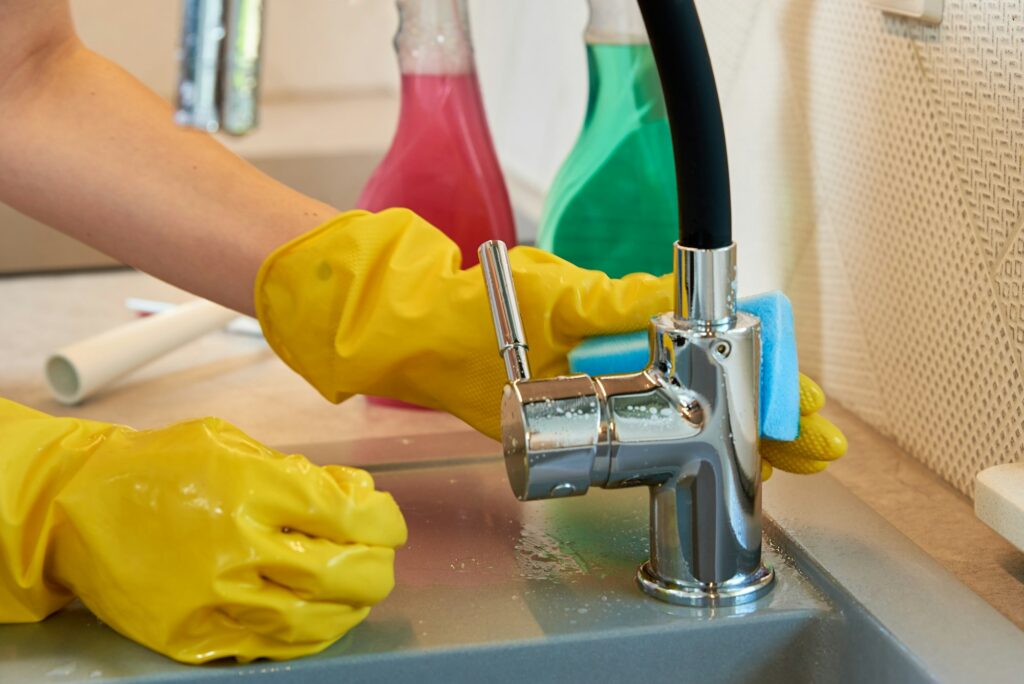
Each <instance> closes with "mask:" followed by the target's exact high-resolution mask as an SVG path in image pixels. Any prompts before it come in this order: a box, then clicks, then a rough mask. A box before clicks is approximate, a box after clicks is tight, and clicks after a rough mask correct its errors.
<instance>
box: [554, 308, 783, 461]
mask: <svg viewBox="0 0 1024 684" xmlns="http://www.w3.org/2000/svg"><path fill="white" fill-rule="evenodd" d="M738 308H739V310H740V311H744V312H746V313H748V314H752V315H754V316H757V317H758V318H760V319H761V436H762V437H766V438H768V439H778V440H783V441H792V440H794V439H796V438H797V434H798V432H799V430H800V376H799V372H798V370H797V357H796V335H795V333H794V331H793V307H792V306H790V303H789V299H788V298H787V297H786V295H784V294H782V293H781V292H769V293H767V294H762V295H757V296H755V297H746V298H744V299H741V300H740V301H739V304H738ZM649 356H650V349H649V347H648V346H647V331H646V330H641V331H638V332H635V333H625V334H623V335H607V336H604V337H591V338H590V339H588V340H584V341H583V342H581V343H580V344H578V345H577V346H576V348H575V349H573V350H572V351H570V352H569V370H571V371H572V372H574V373H586V374H588V375H605V374H608V373H632V372H635V371H638V370H642V369H643V368H645V367H646V366H647V361H648V360H649V359H648V357H649Z"/></svg>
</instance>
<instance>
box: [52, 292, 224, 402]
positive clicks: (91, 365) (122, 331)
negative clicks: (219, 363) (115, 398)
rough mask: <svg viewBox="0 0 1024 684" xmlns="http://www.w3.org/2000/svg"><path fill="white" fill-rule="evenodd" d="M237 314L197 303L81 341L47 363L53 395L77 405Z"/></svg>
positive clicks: (215, 305) (218, 326)
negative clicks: (115, 381)
mask: <svg viewBox="0 0 1024 684" xmlns="http://www.w3.org/2000/svg"><path fill="white" fill-rule="evenodd" d="M236 316H238V314H237V313H235V312H234V311H231V310H230V309H225V308H224V307H222V306H220V305H218V304H214V303H213V302H208V301H205V300H202V299H198V300H195V301H192V302H188V303H187V304H182V305H180V306H177V307H175V308H174V309H172V310H170V311H166V312H164V313H159V314H156V315H153V316H148V317H146V318H140V319H138V320H137V321H132V322H131V323H126V324H125V325H122V326H119V327H117V328H114V329H112V330H108V331H107V332H105V333H101V334H99V335H96V336H95V337H90V338H89V339H87V340H82V341H81V342H76V343H75V344H72V345H69V346H67V347H64V348H63V349H60V350H58V351H57V352H56V353H55V354H53V355H52V356H51V357H50V358H49V359H47V361H46V381H47V384H48V385H49V387H50V392H51V393H52V394H53V396H54V398H56V399H57V401H59V402H61V403H62V404H78V403H80V402H81V401H83V400H84V399H85V398H86V397H88V396H90V395H91V394H93V393H95V392H96V391H97V390H99V389H102V388H103V387H105V386H106V385H108V384H110V383H111V382H113V381H114V380H117V379H118V378H121V377H123V376H125V375H127V374H128V373H130V372H132V371H133V370H135V369H136V368H139V367H140V366H143V365H145V364H147V363H149V362H150V361H153V360H154V359H156V358H158V357H160V356H163V355H164V354H166V353H168V352H170V351H173V350H174V349H177V348H178V347H180V346H182V345H184V344H186V343H188V342H191V341H192V340H194V339H197V338H199V337H202V336H203V335H205V334H207V333H209V332H213V331H214V330H218V329H219V328H221V327H223V326H224V325H225V324H227V322H228V321H230V320H231V319H233V318H235V317H236Z"/></svg>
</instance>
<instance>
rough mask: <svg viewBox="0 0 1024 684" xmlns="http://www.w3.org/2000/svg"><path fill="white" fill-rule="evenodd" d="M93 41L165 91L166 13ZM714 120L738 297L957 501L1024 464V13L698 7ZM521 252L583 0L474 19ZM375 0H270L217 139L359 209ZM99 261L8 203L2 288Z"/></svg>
mask: <svg viewBox="0 0 1024 684" xmlns="http://www.w3.org/2000/svg"><path fill="white" fill-rule="evenodd" d="M73 4H74V10H75V17H76V20H77V22H78V26H79V29H80V32H81V34H82V36H83V37H84V39H85V40H86V42H87V43H88V44H89V45H90V46H92V47H93V48H94V49H96V50H97V51H99V52H101V53H103V54H105V55H107V56H109V57H111V58H112V59H114V60H116V61H117V62H119V63H120V64H122V65H124V66H125V67H126V68H127V69H128V70H129V71H131V72H132V73H134V74H135V75H136V76H138V77H139V78H140V79H142V80H143V81H144V82H146V83H147V84H148V85H150V86H151V87H152V88H154V89H156V90H157V91H158V92H161V93H164V94H166V95H167V96H168V97H170V96H171V94H172V90H173V87H174V84H175V78H176V61H175V51H176V47H177V43H178V40H179V30H180V19H181V17H180V15H181V8H180V6H179V4H178V3H172V2H166V0H135V1H134V2H131V3H125V2H120V1H115V0H76V1H75V2H74V3H73ZM698 5H699V9H700V11H701V15H702V20H703V23H704V28H705V32H706V35H707V40H708V43H709V47H710V50H711V54H712V61H713V63H714V67H715V71H716V75H717V79H718V86H719V90H720V94H721V98H722V103H723V108H724V111H725V117H726V133H727V138H728V144H729V153H730V165H731V170H732V179H733V181H732V182H733V204H734V217H735V235H736V239H737V242H738V245H739V259H740V265H741V271H740V273H741V282H740V289H741V293H745V294H751V293H755V292H759V291H763V290H767V289H775V288H777V289H782V290H784V291H785V292H786V293H787V294H788V295H789V296H790V297H791V298H792V300H793V303H794V307H795V310H796V317H797V328H798V342H799V346H800V354H801V366H802V367H803V370H804V371H805V372H807V373H808V374H810V375H812V376H814V377H815V378H817V379H819V380H820V381H821V382H822V384H823V385H824V387H825V389H826V391H827V392H828V394H829V396H830V397H831V398H832V399H833V400H834V401H837V402H839V403H841V404H843V405H844V406H846V407H847V408H849V409H852V410H853V411H854V412H855V413H857V414H858V415H859V416H860V417H861V418H863V419H864V420H865V421H867V422H868V423H870V424H871V425H872V426H874V427H876V428H877V429H879V430H880V431H882V432H883V433H885V434H887V435H889V436H891V437H893V438H894V439H895V440H896V441H897V442H898V443H899V445H900V446H901V447H902V448H903V449H905V450H906V451H908V452H909V453H911V454H912V455H914V456H915V457H916V458H918V459H919V460H921V461H922V462H924V463H925V464H926V465H927V466H928V467H930V468H931V469H933V470H934V471H935V472H937V473H939V474H940V475H941V476H942V477H944V478H945V479H946V480H947V481H948V482H949V483H951V484H952V485H953V486H955V487H956V488H958V489H959V490H960V491H962V492H965V493H968V494H970V493H971V487H972V481H973V476H974V474H975V473H976V472H978V471H979V470H981V469H982V468H983V467H985V466H988V465H991V464H995V463H1001V462H1005V461H1008V460H1016V459H1019V458H1020V454H1021V453H1022V447H1024V408H1022V407H1024V378H1022V373H1021V371H1022V368H1024V315H1022V306H1021V305H1022V293H1021V290H1022V287H1024V237H1022V227H1024V215H1022V213H1021V209H1022V206H1021V205H1022V198H1024V173H1022V170H1021V155H1022V152H1024V59H1022V53H1021V46H1022V45H1024V24H1022V22H1024V6H1022V5H1021V3H1019V2H1006V1H1002V0H947V2H946V3H945V13H944V18H943V22H942V23H941V25H939V26H929V25H926V24H923V23H920V22H917V21H914V20H910V19H903V18H899V17H894V16H891V15H887V14H884V13H882V12H880V11H879V10H878V9H877V8H875V7H873V6H871V5H870V4H868V3H867V2H865V0H702V1H701V2H699V3H698ZM470 10H471V15H472V22H473V31H474V40H475V44H476V52H477V63H478V67H479V74H480V81H481V86H482V88H483V94H484V100H485V105H486V109H487V114H488V117H489V122H490V125H491V130H492V133H493V135H494V139H495V144H496V147H497V150H498V154H499V156H500V158H501V162H502V165H503V167H504V170H505V175H506V180H507V182H508V185H509V190H510V194H511V197H512V202H513V206H514V210H515V214H516V223H517V229H518V231H519V235H520V238H521V239H522V240H524V241H530V240H531V239H532V238H533V237H534V236H535V233H536V225H537V221H538V218H539V215H540V209H541V206H542V204H543V200H544V196H545V192H546V189H547V187H548V186H549V184H550V183H551V180H552V178H553V176H554V174H555V172H556V170H557V168H558V166H559V164H560V163H561V162H562V160H563V159H564V157H565V155H566V154H567V153H568V151H569V150H570V148H571V147H572V144H573V141H574V139H575V136H576V135H577V133H578V131H579V128H580V125H581V122H582V117H583V113H584V110H585V106H586V83H587V76H586V62H585V55H584V50H583V42H582V38H581V36H582V31H583V27H584V24H585V22H586V5H585V2H583V0H559V1H558V2H551V1H550V0H516V2H494V1H493V0H477V1H476V2H471V6H470ZM395 24H396V13H395V10H394V6H393V3H392V2H391V1H390V0H290V1H289V2H285V1H284V0H267V22H266V27H265V38H264V39H265V43H264V60H263V68H264V73H263V108H262V112H261V115H262V124H261V127H260V129H259V130H258V131H257V132H255V133H253V134H251V135H250V136H248V137H246V138H241V139H225V142H226V143H227V144H228V145H230V146H231V147H232V148H233V149H235V150H236V151H237V152H238V153H240V154H242V155H244V156H246V157H248V158H249V159H251V160H252V161H254V162H255V163H256V164H257V165H259V166H260V167H261V168H263V169H265V170H266V171H268V172H269V173H271V174H272V175H275V176H277V177H278V178H280V179H282V180H284V181H285V182H288V183H290V184H292V185H294V186H296V187H297V188H299V189H301V190H303V191H305V192H307V193H310V194H313V195H315V196H318V197H320V198H321V199H324V200H325V201H328V202H332V203H334V204H335V206H338V207H348V206H352V204H353V203H354V201H355V198H356V195H357V194H358V192H359V190H360V188H361V187H362V185H363V183H364V182H365V179H366V177H367V175H368V174H369V173H370V172H371V171H372V169H373V167H374V166H375V164H376V162H377V161H378V160H379V158H380V157H381V155H382V154H383V153H384V151H385V149H386V147H387V145H388V142H389V141H390V137H391V135H392V133H393V130H394V125H395V121H396V118H397V108H398V100H397V86H398V70H397V66H396V63H395V58H394V53H393V50H392V47H391V38H392V35H393V34H394V31H395ZM104 264H108V265H109V262H108V261H106V260H105V258H103V257H101V256H99V255H97V254H95V253H93V252H90V251H89V250H87V249H86V248H84V247H81V246H79V245H76V244H74V243H72V242H71V241H69V240H67V239H65V238H62V237H60V236H57V235H56V234H54V233H52V232H50V231H49V230H47V229H45V228H42V227H40V226H38V225H36V224H34V223H33V222H31V221H29V220H28V219H26V218H24V217H21V216H19V215H18V214H16V213H14V212H13V211H11V210H10V209H7V208H4V207H2V206H0V271H3V272H15V271H27V270H33V269H42V270H53V269H60V268H66V267H82V266H96V265H104Z"/></svg>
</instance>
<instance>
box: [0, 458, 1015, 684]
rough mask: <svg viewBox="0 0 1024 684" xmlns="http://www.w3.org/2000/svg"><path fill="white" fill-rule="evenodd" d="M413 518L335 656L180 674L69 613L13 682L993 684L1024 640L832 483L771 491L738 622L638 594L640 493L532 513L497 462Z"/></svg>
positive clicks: (457, 482) (404, 501)
mask: <svg viewBox="0 0 1024 684" xmlns="http://www.w3.org/2000/svg"><path fill="white" fill-rule="evenodd" d="M375 477H376V479H377V482H378V484H379V486H380V487H381V488H384V489H387V490H390V491H391V492H393V493H394V495H395V497H396V498H397V500H398V501H399V503H400V504H401V506H402V508H403V510H404V511H405V514H406V517H407V520H408V522H409V528H410V539H409V544H408V546H407V547H406V548H405V549H403V550H402V551H401V552H400V553H399V556H398V568H397V570H398V586H397V588H396V590H395V592H394V593H393V594H392V596H391V597H390V598H389V599H388V600H387V601H385V602H384V603H383V604H381V605H380V606H379V607H378V608H376V609H375V610H374V611H373V612H372V613H371V615H370V617H369V619H368V620H367V621H366V622H365V623H364V624H362V625H361V626H359V627H358V628H356V629H355V630H353V632H352V633H350V634H349V635H348V636H346V637H345V638H344V639H342V640H341V641H340V642H338V643H337V644H335V645H334V646H333V647H331V648H330V649H328V650H327V651H326V652H325V653H323V654H321V655H318V656H314V657H310V658H305V659H300V660H295V661H291V662H285V663H271V662H261V663H255V664H249V665H236V664H230V663H224V664H214V665H208V666H202V667H189V666H183V665H179V664H177V663H174V662H172V661H170V660H167V659H166V658H163V657H161V656H159V655H156V654H154V653H151V652H149V651H148V650H146V649H144V648H142V647H139V646H136V645H135V644H133V643H131V642H129V641H128V640H126V639H123V638H121V637H120V636H118V635H117V634H116V633H114V632H112V631H111V630H110V629H109V628H107V627H105V626H103V625H101V624H99V623H98V621H97V620H96V619H95V618H93V617H91V615H90V614H89V613H88V612H87V611H85V610H84V609H82V608H80V607H78V608H72V609H70V610H67V611H64V612H63V613H61V614H59V615H56V616H54V617H53V618H51V619H49V620H47V621H46V622H44V623H41V624H38V625H28V626H5V627H0V682H5V683H6V682H25V681H53V682H97V681H98V682H111V681H123V680H128V679H131V680H141V681H146V682H190V681H199V680H205V681H211V682H212V681H221V680H223V681H228V680H230V681H239V677H242V678H243V680H244V679H245V678H266V677H270V679H271V680H272V681H275V682H276V681H282V682H291V681H294V682H303V683H304V684H314V683H317V682H334V681H344V682H361V681H377V682H385V681H386V682H406V681H409V682H417V684H422V683H423V682H428V681H438V682H446V683H448V682H461V681H466V682H479V681H483V680H491V681H530V682H543V681H576V680H583V679H587V680H590V681H626V680H632V679H642V680H644V681H647V682H657V681H671V682H688V681H694V682H747V681H750V682H757V683H758V684H769V683H770V682H776V681H778V682H794V681H800V682H802V681H811V682H819V681H820V682H901V683H908V682H927V681H951V682H953V681H957V682H959V681H963V682H1000V681H1019V677H1020V673H1021V672H1022V671H1024V635H1022V634H1021V632H1020V631H1019V630H1018V629H1017V628H1016V627H1015V626H1013V625H1012V624H1011V623H1009V622H1008V621H1007V620H1005V619H1004V618H1002V617H1001V616H1000V615H998V613H996V612H995V611H994V610H993V609H992V608H991V607H990V606H988V605H987V604H985V603H984V602H983V601H981V599H979V598H977V597H976V596H975V595H974V594H973V593H971V592H970V591H969V590H968V589H967V588H966V587H964V586H963V585H961V584H959V583H958V582H957V581H956V580H955V579H954V578H953V577H952V576H951V575H949V574H948V573H946V572H945V571H944V570H943V569H941V568H940V567H938V566H937V565H936V564H935V563H934V562H933V561H932V560H931V559H929V558H928V557H927V556H926V555H925V554H924V552H923V551H921V550H920V549H919V548H918V547H916V546H914V545H913V544H912V543H911V542H909V541H908V540H907V539H906V538H904V537H903V536H902V535H900V534H899V533H898V532H897V531H896V530H894V529H893V528H892V527H891V526H889V525H888V524H887V523H886V522H885V521H883V520H882V519H881V518H880V517H878V516H877V515H876V514H874V513H873V512H872V511H870V510H869V509H868V508H867V507H866V506H864V505H863V504H862V503H861V502H860V501H859V500H858V499H856V498H855V497H854V496H853V495H851V494H850V493H848V492H847V491H846V490H845V489H844V488H843V487H842V486H841V485H839V484H838V483H837V482H836V481H835V480H833V479H832V478H830V477H829V476H827V475H821V476H816V477H814V478H813V479H809V478H806V479H802V478H795V477H789V476H785V475H779V476H777V477H776V478H774V479H773V480H772V481H771V482H769V483H768V484H767V485H766V490H765V509H766V512H767V514H768V516H769V521H770V522H769V532H768V545H767V546H768V549H767V553H766V560H767V562H769V563H771V564H773V565H774V567H775V569H776V571H777V573H778V586H777V587H776V588H775V590H774V591H772V592H771V593H770V594H769V595H768V596H766V597H765V598H763V599H761V600H759V601H757V602H755V603H752V604H748V605H745V606H740V607H736V608H731V609H705V610H701V609H695V608H682V607H675V606H671V605H668V604H665V603H661V602H659V601H655V600H653V599H650V598H647V597H646V596H645V595H643V594H642V593H640V591H639V590H638V589H637V588H636V587H635V586H634V585H633V576H634V571H635V568H636V565H637V562H638V561H639V560H642V559H643V558H645V557H646V554H647V548H646V547H647V539H646V535H647V529H648V522H647V515H648V513H647V494H646V492H644V491H641V490H633V491H617V492H614V493H612V492H605V491H600V492H592V493H591V494H590V495H588V496H587V497H583V498H575V499H565V500H552V501H542V502H534V503H529V504H521V503H519V502H517V501H516V500H515V499H514V498H513V497H512V495H511V494H510V493H509V491H508V484H507V481H506V479H505V471H504V466H503V464H502V463H501V461H500V460H499V458H498V457H494V458H490V457H487V458H478V459H473V460H463V461H458V460H453V461H427V462H420V463H416V464H408V465H405V466H401V465H399V466H395V465H391V466H385V467H380V468H378V469H377V472H376V473H375Z"/></svg>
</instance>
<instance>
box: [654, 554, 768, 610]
mask: <svg viewBox="0 0 1024 684" xmlns="http://www.w3.org/2000/svg"><path fill="white" fill-rule="evenodd" d="M774 582H775V571H774V570H772V567H771V566H770V565H761V567H760V568H758V569H757V570H756V571H754V572H753V573H751V574H750V575H747V576H746V577H744V578H742V579H741V580H739V581H736V580H730V581H729V583H728V584H725V585H721V586H718V587H707V586H705V585H700V584H679V583H677V582H668V581H666V580H664V579H662V578H661V577H658V576H657V575H655V574H654V572H653V571H652V570H651V562H650V561H647V562H645V563H644V564H643V565H641V566H640V568H639V569H638V570H637V571H636V583H637V585H638V586H639V587H640V589H641V590H642V591H643V592H644V593H645V594H647V595H648V596H651V597H653V598H656V599H658V600H659V601H665V602H666V603H672V604H675V605H677V606H692V607H694V608H711V607H715V606H735V605H739V604H741V603H749V602H750V601H756V600H757V599H759V598H761V597H762V596H764V595H765V594H767V593H768V592H769V591H771V589H772V587H773V586H774Z"/></svg>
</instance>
